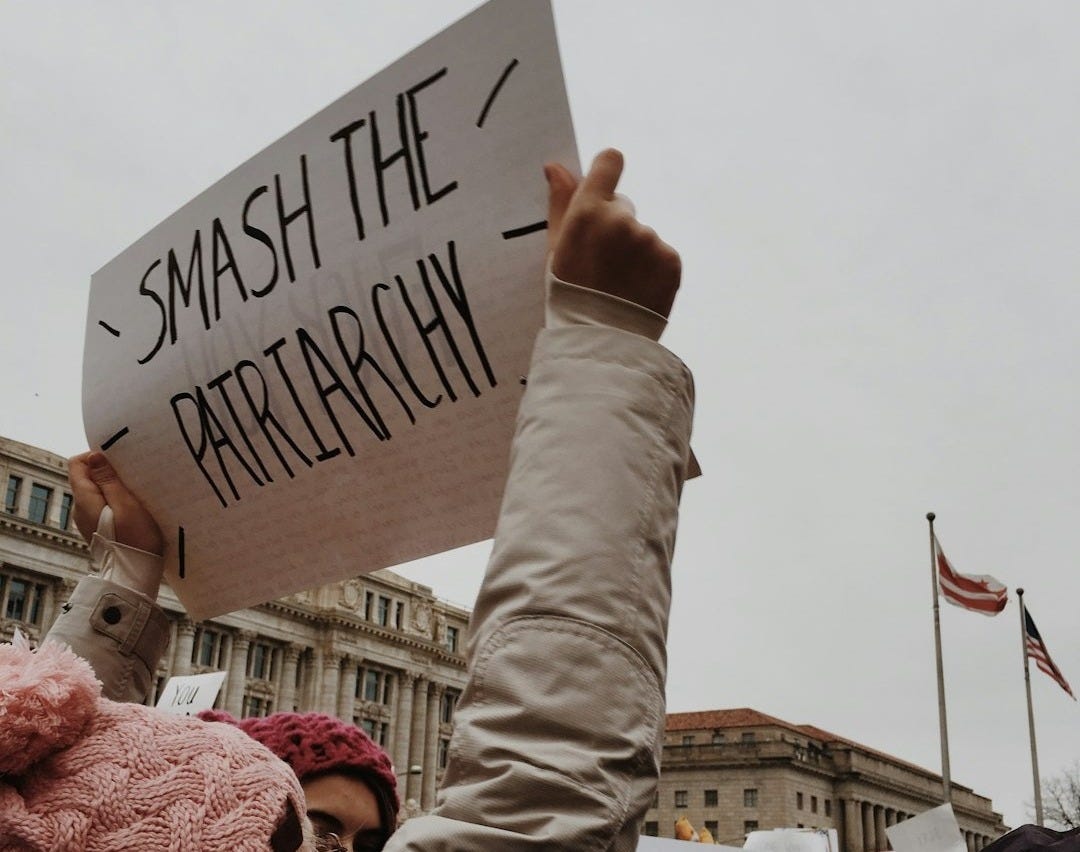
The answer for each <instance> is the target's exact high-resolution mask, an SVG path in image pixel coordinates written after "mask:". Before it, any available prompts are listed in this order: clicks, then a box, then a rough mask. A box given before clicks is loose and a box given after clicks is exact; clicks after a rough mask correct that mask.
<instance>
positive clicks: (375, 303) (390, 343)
mask: <svg viewBox="0 0 1080 852" xmlns="http://www.w3.org/2000/svg"><path fill="white" fill-rule="evenodd" d="M383 291H386V292H388V293H389V292H390V288H389V287H387V286H386V285H385V284H383V283H381V282H380V283H378V284H376V285H375V286H374V287H372V288H371V306H372V307H373V308H374V309H375V319H376V321H377V322H378V323H379V330H380V331H381V332H382V334H383V340H385V341H386V345H387V347H388V348H389V349H390V354H391V355H393V356H394V363H396V364H397V366H398V369H399V370H400V371H401V375H402V376H403V377H404V378H405V382H406V384H408V386H409V389H410V390H411V391H412V392H413V394H415V396H416V398H417V399H418V400H420V404H421V405H423V406H425V407H426V408H434V407H435V406H436V405H438V404H439V403H440V402H442V398H443V396H442V394H441V393H440V394H439V395H438V396H436V397H435V399H434V401H432V400H430V399H428V398H427V397H426V396H425V395H424V392H423V391H422V390H420V387H419V386H418V385H417V384H416V381H415V380H414V379H413V377H412V374H411V373H410V372H409V368H408V367H407V366H406V364H405V359H404V358H402V357H401V351H400V350H399V349H398V347H397V344H396V343H394V336H393V335H392V334H391V333H390V329H389V328H387V325H386V318H385V317H384V316H383V311H382V305H381V304H380V302H379V293H381V292H383ZM414 422H415V421H414Z"/></svg>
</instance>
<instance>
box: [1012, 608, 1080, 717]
mask: <svg viewBox="0 0 1080 852" xmlns="http://www.w3.org/2000/svg"><path fill="white" fill-rule="evenodd" d="M1024 632H1025V634H1027V642H1026V643H1025V647H1026V649H1027V655H1028V657H1030V658H1031V659H1033V660H1034V661H1035V665H1037V666H1038V667H1039V668H1040V669H1042V670H1043V671H1044V672H1046V673H1047V674H1048V675H1050V677H1052V678H1053V679H1054V680H1056V681H1057V685H1058V686H1060V687H1061V688H1062V689H1064V690H1065V691H1066V692H1067V693H1069V696H1070V697H1071V698H1072V700H1073V701H1075V700H1076V696H1075V695H1073V691H1072V690H1071V689H1069V682H1068V681H1067V680H1065V676H1064V675H1063V674H1062V673H1061V670H1060V669H1059V668H1058V667H1057V666H1056V665H1054V661H1053V660H1051V659H1050V652H1049V651H1047V650H1046V643H1045V642H1043V640H1042V636H1040V635H1039V630H1038V628H1037V627H1036V626H1035V619H1033V618H1032V617H1031V613H1030V612H1028V611H1027V610H1026V609H1025V610H1024Z"/></svg>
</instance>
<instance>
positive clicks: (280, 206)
mask: <svg viewBox="0 0 1080 852" xmlns="http://www.w3.org/2000/svg"><path fill="white" fill-rule="evenodd" d="M300 181H301V184H302V186H303V190H304V203H303V204H301V205H300V206H299V207H297V208H296V209H295V210H293V211H292V212H291V213H286V212H285V199H284V196H283V195H282V191H281V175H279V174H276V175H274V191H275V193H276V195H277V213H278V226H279V227H280V229H281V243H282V246H283V247H284V248H285V269H286V270H287V271H288V273H289V281H296V272H295V270H294V269H293V262H292V252H291V251H289V232H288V226H289V225H290V224H291V223H292V222H294V221H295V220H296V219H298V218H300V217H301V216H304V217H306V218H307V226H308V239H309V241H310V244H311V258H312V260H313V261H314V263H315V268H316V269H318V268H319V265H320V264H319V246H318V244H317V243H316V241H315V218H314V216H313V214H312V212H311V188H310V186H308V172H307V156H306V155H305V154H301V155H300Z"/></svg>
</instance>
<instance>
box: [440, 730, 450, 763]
mask: <svg viewBox="0 0 1080 852" xmlns="http://www.w3.org/2000/svg"><path fill="white" fill-rule="evenodd" d="M449 762H450V740H448V739H447V738H446V737H440V738H439V769H446V764H447V763H449Z"/></svg>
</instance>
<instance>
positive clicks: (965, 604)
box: [934, 537, 1009, 616]
mask: <svg viewBox="0 0 1080 852" xmlns="http://www.w3.org/2000/svg"><path fill="white" fill-rule="evenodd" d="M934 548H935V550H936V552H937V566H938V588H939V589H940V590H941V594H942V596H943V597H944V598H945V601H946V602H947V603H950V604H952V605H953V606H958V607H961V608H963V609H966V610H970V611H971V612H977V613H979V614H980V615H989V616H993V615H997V614H998V613H999V612H1001V611H1002V610H1003V609H1005V605H1006V604H1007V603H1008V602H1009V592H1008V590H1007V589H1006V588H1005V586H1003V585H1002V584H1001V583H999V582H998V581H997V580H996V579H994V578H993V577H990V576H988V575H985V574H960V573H959V572H957V571H956V570H955V569H954V568H953V567H952V565H951V564H950V563H949V560H948V558H947V557H946V556H945V552H944V551H943V550H942V549H941V544H940V542H938V540H937V538H936V537H935V538H934Z"/></svg>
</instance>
